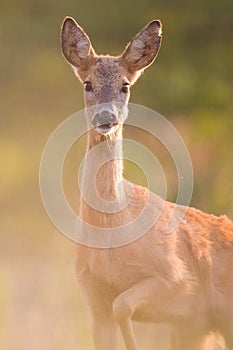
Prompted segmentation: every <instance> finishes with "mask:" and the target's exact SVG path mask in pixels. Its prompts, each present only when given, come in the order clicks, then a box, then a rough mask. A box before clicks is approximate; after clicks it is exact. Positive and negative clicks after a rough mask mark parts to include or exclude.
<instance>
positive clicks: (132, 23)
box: [0, 0, 233, 350]
mask: <svg viewBox="0 0 233 350" xmlns="http://www.w3.org/2000/svg"><path fill="white" fill-rule="evenodd" d="M231 6H232V3H231V1H230V0H223V1H213V0H204V1H203V0H196V1H185V0H177V1H172V0H157V1H154V0H144V1H138V0H129V1H122V0H118V1H109V0H108V1H107V0H101V1H96V0H92V1H91V0H79V1H74V0H66V1H64V0H61V1H54V0H50V1H45V0H39V1H32V0H21V1H17V0H9V1H5V2H1V3H0V43H1V55H0V63H1V64H0V71H1V75H0V79H1V84H0V89H1V93H0V128H1V129H0V130H1V138H0V154H1V172H0V179H1V180H0V184H1V186H0V211H1V221H0V228H1V245H0V262H1V264H0V305H1V313H0V339H1V349H6V350H13V349H15V348H16V347H17V349H18V350H27V349H30V350H31V349H33V350H35V349H38V350H41V349H44V350H51V349H56V350H60V349H64V348H66V349H69V350H73V349H80V350H83V349H92V342H91V339H90V331H89V328H88V325H87V313H86V307H85V305H84V301H83V299H82V297H81V295H80V292H79V289H78V287H77V286H76V283H75V277H74V273H73V244H72V243H71V242H69V241H68V240H67V239H65V238H64V237H63V236H61V235H59V234H58V233H57V231H56V229H55V228H54V227H53V226H52V224H51V223H50V222H49V219H48V217H47V216H46V214H45V212H44V210H43V207H42V204H41V200H40V194H39V185H38V170H39V163H40V157H41V154H42V151H43V147H44V145H45V143H46V140H47V139H48V137H49V135H50V134H51V132H52V131H53V129H54V128H55V127H56V126H57V125H58V124H59V123H60V122H61V121H63V120H64V119H65V118H66V117H68V116H70V115H71V114H73V113H74V112H76V111H77V110H79V109H81V108H83V98H82V87H81V85H80V84H79V83H78V81H77V80H76V79H75V78H74V76H73V74H72V72H71V69H70V68H69V67H68V65H67V64H66V63H65V62H64V59H63V57H62V56H61V51H60V43H59V31H60V25H61V22H62V20H63V18H64V16H66V15H71V16H73V17H75V18H76V19H77V21H78V22H79V24H80V25H81V26H83V27H84V28H85V30H86V31H87V33H88V34H89V36H90V37H91V40H92V43H93V45H94V47H95V49H96V51H97V52H98V53H109V54H119V53H120V52H121V51H122V49H123V47H124V45H125V44H126V43H127V41H128V40H130V39H131V37H132V36H133V35H134V34H135V33H136V32H137V31H138V30H140V29H141V27H142V26H144V25H145V24H146V23H147V22H149V21H150V20H151V19H154V18H159V19H161V21H162V22H163V25H164V28H163V33H164V38H163V44H162V48H161V51H160V53H159V56H158V58H157V61H156V63H155V64H154V65H153V66H151V67H150V68H149V69H148V70H147V71H146V72H145V74H144V75H143V77H142V78H141V80H140V81H139V82H138V83H137V85H135V87H134V88H133V89H132V99H131V101H132V102H135V103H138V104H141V105H145V106H147V107H150V108H153V109H155V110H157V111H159V112H160V113H161V114H163V115H164V116H166V117H167V118H168V119H169V120H170V121H171V122H172V123H173V124H174V125H175V126H176V127H177V129H178V131H179V132H180V134H181V135H182V136H183V138H184V140H185V142H186V144H187V146H188V148H189V151H190V155H191V158H192V161H193V166H194V171H195V187H194V193H193V200H192V203H191V204H192V205H193V206H195V207H198V208H200V209H202V210H204V211H207V212H213V213H216V214H221V213H226V214H228V215H229V216H230V217H231V218H233V208H232V199H233V195H232V193H233V186H232V175H233V165H232V163H233V162H232V161H233V156H232V154H233V152H232V149H233V142H232V136H233V118H232V85H231V84H232V62H233V45H232V41H231V40H232V39H231V36H232V29H233V28H232V26H231V23H232V11H231V10H232V7H231ZM129 132H130V131H129ZM84 149H85V147H84V146H82V150H81V151H82V152H83V151H84ZM75 152H76V156H77V159H78V157H80V154H78V153H79V148H78V147H76V148H75ZM72 159H73V160H75V157H73V158H72ZM69 165H70V169H72V171H70V170H65V175H64V176H65V178H67V177H68V176H69V175H70V176H71V177H72V176H73V179H74V181H75V176H76V175H73V168H75V167H76V164H75V165H74V164H73V161H72V162H71V161H69V159H68V160H67V166H69ZM72 167H73V168H72ZM68 168H69V167H68ZM76 170H77V169H76ZM126 170H127V174H128V176H129V177H132V178H134V177H133V174H135V169H134V167H133V166H132V165H130V164H128V166H127V169H126ZM71 173H72V175H71ZM138 174H139V173H138ZM138 176H141V175H140V174H139V175H138ZM140 178H141V177H140ZM134 180H135V181H137V179H135V178H134ZM72 186H73V187H74V186H75V182H73V183H72V184H70V181H68V185H67V192H68V193H72V192H73V187H72ZM71 200H73V203H75V202H78V199H76V198H71ZM143 334H145V333H143ZM159 348H160V349H162V345H161V346H160V347H159ZM164 349H165V347H164ZM148 350H149V347H148Z"/></svg>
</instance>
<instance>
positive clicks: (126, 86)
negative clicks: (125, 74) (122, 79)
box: [121, 83, 130, 94]
mask: <svg viewBox="0 0 233 350" xmlns="http://www.w3.org/2000/svg"><path fill="white" fill-rule="evenodd" d="M129 86H130V85H129V83H123V84H122V87H121V91H122V92H124V94H127V92H129Z"/></svg>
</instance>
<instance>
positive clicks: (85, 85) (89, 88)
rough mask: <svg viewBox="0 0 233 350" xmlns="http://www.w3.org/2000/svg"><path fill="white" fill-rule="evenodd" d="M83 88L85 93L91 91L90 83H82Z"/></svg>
mask: <svg viewBox="0 0 233 350" xmlns="http://www.w3.org/2000/svg"><path fill="white" fill-rule="evenodd" d="M84 88H85V90H86V91H91V90H92V85H91V82H90V81H84Z"/></svg>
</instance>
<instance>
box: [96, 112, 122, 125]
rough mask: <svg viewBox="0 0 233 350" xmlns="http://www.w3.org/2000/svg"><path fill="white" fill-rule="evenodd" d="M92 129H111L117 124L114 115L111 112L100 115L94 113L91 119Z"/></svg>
mask: <svg viewBox="0 0 233 350" xmlns="http://www.w3.org/2000/svg"><path fill="white" fill-rule="evenodd" d="M92 123H93V125H94V127H97V126H100V127H108V128H110V127H112V126H114V125H116V124H117V121H116V115H115V114H114V113H112V112H108V111H102V112H101V113H96V115H95V116H94V119H93V122H92Z"/></svg>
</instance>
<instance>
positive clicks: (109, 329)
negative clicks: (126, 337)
mask: <svg viewBox="0 0 233 350" xmlns="http://www.w3.org/2000/svg"><path fill="white" fill-rule="evenodd" d="M92 313H93V311H92ZM117 331H118V326H117V323H116V321H115V320H114V319H113V317H112V315H110V314H105V313H101V314H98V313H96V311H94V314H92V334H93V340H94V345H95V350H109V349H111V350H117Z"/></svg>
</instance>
